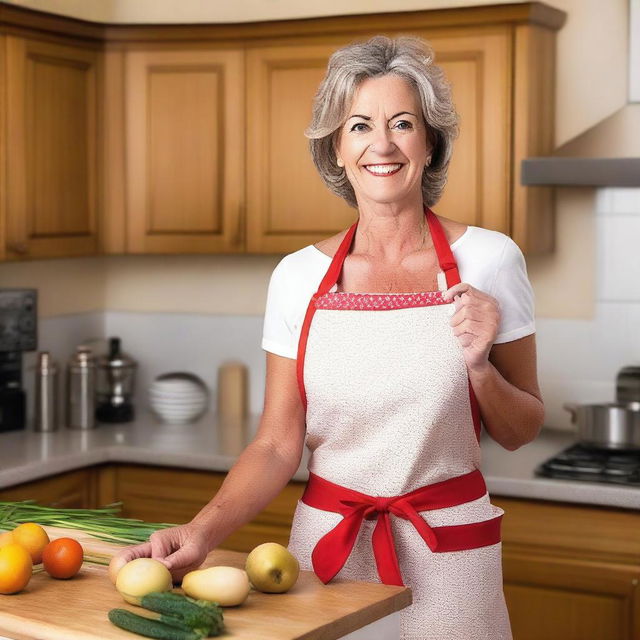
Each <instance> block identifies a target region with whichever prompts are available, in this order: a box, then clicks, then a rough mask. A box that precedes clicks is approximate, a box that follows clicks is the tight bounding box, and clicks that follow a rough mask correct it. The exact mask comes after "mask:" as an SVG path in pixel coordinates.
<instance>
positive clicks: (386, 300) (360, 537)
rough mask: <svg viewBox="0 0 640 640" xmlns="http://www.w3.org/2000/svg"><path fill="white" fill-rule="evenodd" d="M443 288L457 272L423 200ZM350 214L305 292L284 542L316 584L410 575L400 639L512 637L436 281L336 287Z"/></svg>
mask: <svg viewBox="0 0 640 640" xmlns="http://www.w3.org/2000/svg"><path fill="white" fill-rule="evenodd" d="M425 215H426V218H427V223H428V224H429V229H430V232H431V235H432V238H433V241H434V247H435V250H436V253H437V257H438V262H439V265H440V268H441V269H442V271H443V272H444V275H445V277H446V284H447V287H451V286H453V285H454V284H456V283H457V282H460V277H459V274H458V269H457V265H456V262H455V259H454V257H453V254H452V252H451V249H450V247H449V244H448V242H447V240H446V237H445V234H444V231H443V229H442V227H441V225H440V223H439V222H438V219H437V218H436V216H435V215H434V214H433V213H432V212H431V211H430V210H429V209H426V208H425ZM357 225H358V223H357V222H356V223H355V224H354V225H353V226H352V227H351V228H350V229H349V231H348V232H347V234H346V236H345V237H344V239H343V241H342V243H341V245H340V247H339V249H338V251H337V252H336V254H335V256H334V258H333V260H332V262H331V265H330V266H329V269H328V270H327V273H326V274H325V276H324V278H323V280H322V282H321V283H320V287H319V288H318V291H317V292H316V293H315V294H314V295H313V296H312V297H311V300H310V302H309V306H308V308H307V313H306V315H305V320H304V323H303V326H302V331H301V335H300V341H299V344H298V358H297V373H298V385H299V388H300V393H301V397H302V402H303V405H304V407H305V409H306V425H307V431H306V440H305V443H306V446H307V447H308V448H309V450H310V458H309V463H308V469H309V480H308V483H307V486H306V488H305V492H304V495H303V496H302V498H301V500H300V501H298V504H297V507H296V511H295V515H294V519H293V525H292V530H291V537H290V541H289V550H290V551H291V552H292V553H293V555H295V556H296V557H297V558H298V560H299V562H300V566H301V568H302V569H305V570H313V571H315V573H316V575H318V577H319V578H320V579H321V580H322V581H323V582H325V583H327V582H329V581H330V580H336V581H340V580H362V581H368V582H384V583H386V584H398V585H402V584H405V585H407V586H409V587H411V590H412V594H413V603H412V604H411V605H410V606H409V607H406V608H405V609H403V610H401V611H400V621H401V638H403V639H405V640H414V639H415V640H418V639H419V640H465V639H469V640H471V639H472V638H473V640H480V639H486V640H511V630H510V624H509V616H508V613H507V609H506V605H505V600H504V594H503V587H502V557H501V551H502V547H501V542H500V522H501V518H502V515H503V511H502V510H501V509H500V508H498V507H496V506H494V505H492V504H491V502H490V498H489V495H488V493H487V490H486V486H485V483H484V479H483V477H482V474H481V472H480V445H479V437H480V413H479V409H478V405H477V401H476V399H475V396H474V394H473V390H472V389H471V385H470V384H469V379H468V374H467V369H466V365H465V362H464V357H463V354H462V347H461V346H460V344H459V343H458V340H457V338H456V337H455V336H454V335H453V331H452V329H451V326H450V324H449V321H450V319H451V316H452V315H453V313H454V312H455V307H454V304H453V303H447V302H445V301H444V300H443V298H442V291H428V292H422V293H392V294H379V293H348V292H338V291H336V289H337V286H336V283H337V281H338V279H339V277H340V273H341V271H342V265H343V263H344V260H345V258H346V256H347V254H348V253H349V250H350V248H351V244H352V242H353V238H354V236H355V231H356V228H357Z"/></svg>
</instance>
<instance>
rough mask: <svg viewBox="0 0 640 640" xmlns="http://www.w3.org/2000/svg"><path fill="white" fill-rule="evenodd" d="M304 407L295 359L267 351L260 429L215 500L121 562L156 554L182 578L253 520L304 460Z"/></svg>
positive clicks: (123, 554) (124, 555)
mask: <svg viewBox="0 0 640 640" xmlns="http://www.w3.org/2000/svg"><path fill="white" fill-rule="evenodd" d="M304 438H305V413H304V410H303V408H302V402H301V400H300V394H299V392H298V386H297V379H296V361H295V360H292V359H291V358H283V357H281V356H277V355H274V354H272V353H267V379H266V388H265V401H264V410H263V413H262V418H261V420H260V426H259V429H258V433H257V434H256V437H255V438H254V440H253V441H252V442H251V444H249V446H247V447H246V449H245V450H244V451H243V452H242V454H241V455H240V457H239V458H238V460H237V462H236V463H235V464H234V465H233V467H232V468H231V470H230V471H229V473H228V474H227V477H226V478H225V480H224V482H223V484H222V486H221V487H220V489H219V491H218V492H217V493H216V495H215V496H213V498H212V499H211V501H210V502H209V503H208V504H207V505H206V506H205V507H203V508H202V510H201V511H200V512H199V513H198V514H197V515H196V516H195V517H194V518H193V520H192V521H191V522H188V523H187V524H184V525H180V526H177V527H171V528H169V529H161V530H159V531H156V532H155V533H153V534H152V535H151V536H150V538H149V542H145V543H143V544H140V545H135V546H131V547H127V548H126V549H123V550H122V551H121V552H120V553H118V555H117V562H129V561H130V560H133V559H134V558H141V557H152V558H156V559H158V560H160V561H161V562H162V563H163V564H165V565H166V566H167V567H168V568H169V570H170V571H171V575H172V576H173V579H174V581H179V580H180V579H182V577H183V576H184V575H185V574H186V573H187V572H188V571H191V570H192V569H195V568H197V567H198V566H200V564H202V562H203V561H204V559H205V557H206V555H207V553H208V552H209V551H210V550H211V549H213V548H214V547H216V546H217V545H218V544H220V542H221V541H222V540H224V539H225V538H226V537H227V536H228V535H229V534H230V533H232V532H233V531H235V530H236V529H238V528H239V527H241V526H242V525H243V524H245V523H247V522H249V521H250V520H252V519H253V517H254V516H255V515H256V514H257V513H258V512H260V511H261V510H262V509H263V508H264V507H265V506H266V505H267V504H269V502H271V501H272V500H273V499H274V498H275V497H276V496H277V495H278V493H280V491H282V489H283V488H284V487H285V485H286V484H287V483H288V482H289V480H290V479H291V477H292V476H293V474H294V473H295V472H296V470H297V469H298V466H299V465H300V460H301V458H302V451H303V447H304Z"/></svg>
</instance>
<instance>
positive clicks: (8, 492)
mask: <svg viewBox="0 0 640 640" xmlns="http://www.w3.org/2000/svg"><path fill="white" fill-rule="evenodd" d="M93 478H94V476H93V471H92V470H91V469H79V470H77V471H69V472H68V473H61V474H58V475H55V476H49V477H47V478H43V479H42V480H33V481H31V482H25V483H23V484H19V485H16V486H15V487H10V488H8V489H2V490H0V500H6V501H12V502H13V501H15V502H17V501H20V500H35V501H36V502H37V503H38V504H39V505H43V506H54V507H59V508H61V509H91V508H93V506H94V494H95V482H94V479H93Z"/></svg>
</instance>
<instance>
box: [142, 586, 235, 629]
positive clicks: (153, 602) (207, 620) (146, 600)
mask: <svg viewBox="0 0 640 640" xmlns="http://www.w3.org/2000/svg"><path fill="white" fill-rule="evenodd" d="M140 604H141V605H142V606H143V607H144V608H145V609H149V610H150V611H155V612H156V613H160V614H161V615H163V616H170V617H171V618H178V619H179V620H180V621H182V622H183V623H184V624H186V625H188V627H190V628H191V629H194V630H196V631H199V632H201V633H203V634H204V635H205V636H217V635H218V634H219V633H220V632H221V631H222V630H223V629H224V622H223V616H222V609H221V607H220V606H219V605H217V604H216V603H215V602H207V601H205V600H195V599H194V598H189V597H188V596H183V595H181V594H179V593H172V592H170V591H163V592H153V593H149V594H147V595H146V596H143V597H142V598H141V600H140ZM167 622H169V621H167Z"/></svg>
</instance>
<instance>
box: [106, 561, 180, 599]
mask: <svg viewBox="0 0 640 640" xmlns="http://www.w3.org/2000/svg"><path fill="white" fill-rule="evenodd" d="M172 586H173V582H172V580H171V573H169V569H167V567H165V566H164V565H163V564H162V563H161V562H158V561H157V560H154V559H153V558H136V559H135V560H132V561H131V562H127V564H125V565H124V567H122V569H120V571H118V576H117V577H116V589H117V590H118V591H119V592H120V595H121V596H122V597H123V598H124V599H125V600H126V601H127V602H128V603H129V604H135V605H138V606H140V598H142V596H146V595H147V593H153V592H154V591H169V589H171V587H172Z"/></svg>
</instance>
